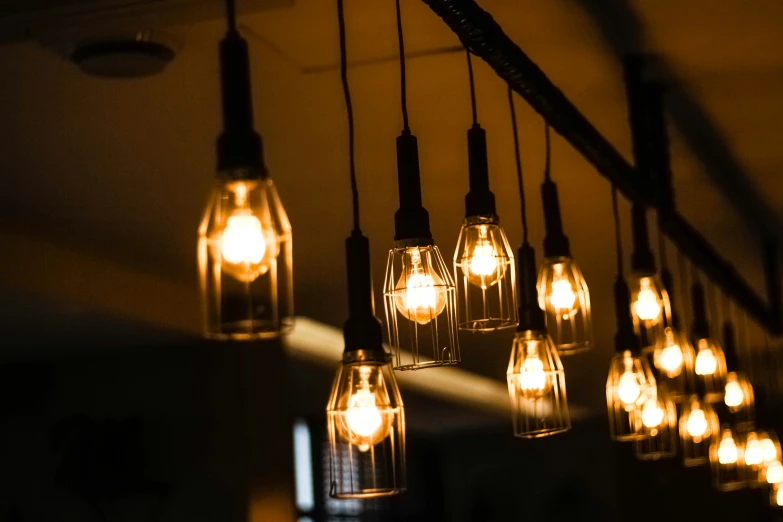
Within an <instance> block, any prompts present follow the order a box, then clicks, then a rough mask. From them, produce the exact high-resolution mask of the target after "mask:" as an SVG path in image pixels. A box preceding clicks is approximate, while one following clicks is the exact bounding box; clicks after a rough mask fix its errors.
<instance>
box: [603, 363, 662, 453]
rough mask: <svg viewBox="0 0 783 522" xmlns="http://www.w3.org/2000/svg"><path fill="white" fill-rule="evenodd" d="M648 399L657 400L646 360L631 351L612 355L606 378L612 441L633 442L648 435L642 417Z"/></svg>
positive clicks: (650, 371) (653, 378) (654, 384)
mask: <svg viewBox="0 0 783 522" xmlns="http://www.w3.org/2000/svg"><path fill="white" fill-rule="evenodd" d="M650 400H653V401H656V400H657V391H656V383H655V377H653V374H652V370H651V369H650V366H649V364H648V363H647V359H646V358H645V357H643V356H640V355H638V354H634V353H633V352H632V351H631V350H625V351H622V352H619V353H615V354H614V356H612V360H611V362H610V363H609V376H608V377H607V379H606V407H607V410H608V412H609V436H610V437H611V438H612V440H616V441H634V440H639V439H643V438H645V437H647V436H648V433H647V431H646V430H645V426H644V422H643V416H642V414H643V408H644V406H645V404H647V402H648V401H650ZM648 414H649V413H648ZM649 420H651V419H650V418H649V417H648V421H649Z"/></svg>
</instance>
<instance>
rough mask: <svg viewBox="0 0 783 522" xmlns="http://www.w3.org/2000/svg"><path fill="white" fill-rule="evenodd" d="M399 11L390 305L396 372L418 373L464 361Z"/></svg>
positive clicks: (388, 277) (388, 267)
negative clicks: (428, 189)
mask: <svg viewBox="0 0 783 522" xmlns="http://www.w3.org/2000/svg"><path fill="white" fill-rule="evenodd" d="M396 8H397V37H398V41H399V48H400V84H401V85H400V88H401V98H402V104H401V105H402V119H403V130H402V134H401V135H400V136H399V137H398V138H397V176H398V183H399V195H400V208H399V209H398V210H397V212H396V213H395V214H394V228H395V235H394V248H392V249H391V250H390V251H389V261H388V263H387V265H386V278H385V282H384V298H385V299H384V305H385V309H386V326H387V328H388V331H389V344H390V345H391V348H392V352H393V354H394V368H395V369H396V370H418V369H421V368H429V367H433V366H443V365H451V364H458V363H459V362H460V361H461V358H460V352H459V339H458V338H457V292H456V287H455V285H454V278H453V277H452V275H451V272H450V271H449V269H448V267H447V266H446V263H445V262H444V261H443V256H441V253H440V250H439V249H438V247H437V246H435V241H434V240H433V238H432V233H431V232H430V219H429V214H428V213H427V210H426V209H425V208H424V207H423V206H422V200H421V181H420V176H419V150H418V144H417V141H416V137H415V136H414V135H413V134H411V130H410V127H409V126H408V107H407V99H406V89H405V46H404V42H403V34H402V14H401V12H400V0H396Z"/></svg>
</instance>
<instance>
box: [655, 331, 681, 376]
mask: <svg viewBox="0 0 783 522" xmlns="http://www.w3.org/2000/svg"><path fill="white" fill-rule="evenodd" d="M664 334H665V336H666V340H665V346H664V347H663V348H662V349H661V351H660V353H659V354H658V367H659V368H660V369H661V370H663V371H664V372H665V373H666V375H667V376H668V377H676V376H678V375H679V374H680V372H681V371H682V365H683V362H684V356H683V353H682V348H681V347H680V345H679V344H677V341H676V339H675V338H674V332H673V331H672V329H671V328H667V329H666V331H665V333H664Z"/></svg>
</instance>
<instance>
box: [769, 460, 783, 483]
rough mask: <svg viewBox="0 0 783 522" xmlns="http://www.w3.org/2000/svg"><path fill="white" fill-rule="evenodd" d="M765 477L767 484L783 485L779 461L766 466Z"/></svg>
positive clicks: (782, 465) (782, 468)
mask: <svg viewBox="0 0 783 522" xmlns="http://www.w3.org/2000/svg"><path fill="white" fill-rule="evenodd" d="M765 476H766V479H767V484H783V464H781V463H780V461H779V460H773V461H772V462H770V463H769V464H768V465H767V471H766V472H765Z"/></svg>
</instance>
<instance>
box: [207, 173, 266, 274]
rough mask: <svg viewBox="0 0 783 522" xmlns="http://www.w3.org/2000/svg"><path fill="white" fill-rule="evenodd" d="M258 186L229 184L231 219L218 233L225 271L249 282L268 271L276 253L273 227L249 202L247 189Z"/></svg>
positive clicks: (255, 183)
mask: <svg viewBox="0 0 783 522" xmlns="http://www.w3.org/2000/svg"><path fill="white" fill-rule="evenodd" d="M256 185H257V182H255V181H236V182H233V183H230V184H228V185H227V189H228V191H227V192H228V195H227V197H228V199H229V202H228V203H229V204H228V205H227V206H226V212H227V214H228V218H227V219H226V220H225V226H224V227H223V228H222V230H218V231H217V235H216V239H217V241H216V242H217V243H218V244H219V245H220V255H221V258H222V261H223V263H222V264H223V266H222V269H223V271H224V272H226V273H227V274H229V275H231V276H232V277H234V278H235V279H238V280H239V281H243V282H247V283H250V282H253V281H254V280H255V279H256V278H258V276H260V275H263V274H265V273H266V272H267V271H268V270H269V266H270V265H271V263H272V262H273V261H274V258H275V257H276V256H277V251H276V248H275V247H276V243H277V241H276V234H275V232H274V230H273V229H272V228H271V226H266V227H265V226H264V225H263V223H262V221H261V219H259V217H258V215H256V212H255V211H254V209H252V208H251V207H250V205H249V202H248V192H250V191H251V190H253V189H254V188H255V186H256Z"/></svg>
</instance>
